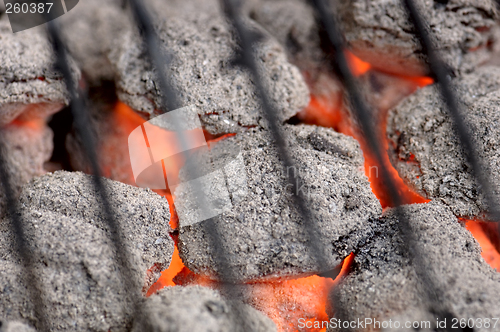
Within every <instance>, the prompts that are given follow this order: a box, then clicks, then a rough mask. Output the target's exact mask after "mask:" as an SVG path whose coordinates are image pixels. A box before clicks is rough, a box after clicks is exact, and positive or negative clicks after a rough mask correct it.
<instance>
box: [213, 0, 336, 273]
mask: <svg viewBox="0 0 500 332" xmlns="http://www.w3.org/2000/svg"><path fill="white" fill-rule="evenodd" d="M221 3H222V6H223V9H224V12H225V14H226V17H227V19H228V21H229V22H230V23H231V24H232V26H233V27H234V33H235V34H236V36H237V39H238V40H239V43H240V45H239V46H240V50H239V53H237V54H238V58H236V59H235V60H236V61H235V64H237V65H239V66H241V67H243V68H245V69H246V70H248V72H249V73H250V74H251V77H252V81H253V83H254V85H255V92H256V94H257V97H258V98H259V100H260V102H261V106H262V110H263V115H264V118H265V119H266V120H267V122H268V124H269V130H270V132H271V134H272V138H273V140H274V143H275V144H276V146H277V147H278V153H279V156H280V159H281V161H282V166H283V167H284V168H285V169H289V168H292V169H295V161H294V160H293V158H292V156H291V154H290V151H289V149H288V148H287V144H286V140H285V136H284V134H283V131H282V128H281V126H280V124H279V122H280V120H279V118H278V116H277V114H278V110H276V108H275V107H274V106H273V105H272V102H271V100H270V97H269V94H268V91H267V89H266V88H265V86H264V83H263V80H262V77H261V75H260V73H259V69H258V67H257V62H256V61H255V57H254V54H253V48H254V44H255V43H258V42H259V38H260V36H259V35H258V34H257V33H255V32H253V31H250V30H249V29H248V28H247V27H246V25H245V22H244V20H243V18H242V15H241V13H240V6H241V1H238V0H221ZM295 176H296V182H295V181H293V179H292V178H290V177H288V182H289V185H291V188H292V190H293V192H294V193H297V195H292V196H293V199H294V203H295V206H297V207H298V212H299V213H300V215H301V217H302V220H303V224H302V227H303V228H304V230H305V232H304V234H306V236H307V237H308V238H307V243H309V245H310V247H311V249H312V254H313V258H314V260H315V263H316V266H318V267H319V268H320V270H321V271H322V272H324V273H323V274H322V276H324V277H331V278H332V279H335V277H336V276H337V275H338V273H339V272H340V270H338V269H334V270H330V271H328V268H327V267H325V264H324V262H325V261H326V260H325V259H323V258H324V257H327V255H328V253H327V249H326V248H325V246H324V245H323V242H322V241H321V239H322V238H321V235H320V234H319V231H318V230H319V227H318V226H317V225H316V222H315V220H316V219H315V218H314V216H313V214H312V212H311V210H310V209H309V207H308V206H307V203H306V198H305V197H304V194H303V193H302V192H301V191H299V190H297V188H300V186H301V185H302V183H304V181H303V180H302V178H301V176H300V174H296V175H295Z"/></svg>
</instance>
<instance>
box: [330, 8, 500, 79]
mask: <svg viewBox="0 0 500 332" xmlns="http://www.w3.org/2000/svg"><path fill="white" fill-rule="evenodd" d="M416 3H417V5H419V7H420V8H421V13H422V15H423V16H424V17H425V19H426V20H427V22H428V23H429V25H430V27H431V31H432V33H433V35H434V37H435V39H436V45H435V47H436V49H437V51H438V52H439V53H440V54H441V57H442V59H443V60H444V61H445V62H446V63H447V64H448V65H449V66H450V67H451V68H453V69H454V70H458V71H470V70H472V69H473V68H474V67H475V66H476V65H477V64H478V63H481V62H484V61H485V60H487V59H488V57H489V56H490V55H491V54H490V51H489V45H488V43H489V42H490V41H492V40H494V36H493V32H492V30H493V29H492V28H493V26H494V25H495V24H496V23H495V19H496V18H497V11H496V8H495V1H492V0H450V1H446V2H441V1H429V0H419V1H416ZM338 7H339V17H340V19H341V21H342V26H343V30H344V32H345V37H346V40H347V42H348V44H349V46H350V47H351V49H352V51H353V52H354V54H355V55H357V56H358V57H360V58H361V59H362V60H364V61H367V62H369V63H371V64H372V65H373V66H374V67H376V68H379V69H381V70H384V71H388V72H392V73H397V74H403V75H414V76H422V75H425V74H426V73H427V67H426V65H425V60H424V57H423V55H422V51H421V48H420V44H419V42H418V41H417V39H416V38H415V37H414V35H413V32H412V31H413V30H412V29H413V27H412V24H411V22H410V21H409V19H408V17H407V14H406V11H405V9H404V7H403V3H402V2H401V1H399V0H375V1H372V0H346V1H341V2H339V6H338Z"/></svg>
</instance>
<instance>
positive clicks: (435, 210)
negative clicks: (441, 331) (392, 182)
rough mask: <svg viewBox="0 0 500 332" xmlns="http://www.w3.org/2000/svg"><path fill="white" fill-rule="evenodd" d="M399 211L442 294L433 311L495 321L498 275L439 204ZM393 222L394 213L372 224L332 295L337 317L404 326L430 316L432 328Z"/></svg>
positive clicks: (498, 310) (419, 284)
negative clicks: (369, 235)
mask: <svg viewBox="0 0 500 332" xmlns="http://www.w3.org/2000/svg"><path fill="white" fill-rule="evenodd" d="M404 212H405V215H406V216H409V218H410V225H411V228H412V230H411V231H412V233H413V235H414V237H415V239H416V242H417V243H418V245H419V246H420V248H421V251H422V252H423V254H424V256H425V257H423V261H424V262H425V266H424V267H421V268H423V269H425V271H422V273H427V274H428V276H429V278H431V280H433V282H434V284H435V287H436V288H437V289H438V291H439V294H441V295H440V297H439V301H440V303H439V304H437V305H439V306H440V307H437V308H436V309H438V310H444V309H446V310H447V311H448V312H449V313H450V314H451V315H453V316H454V317H458V318H459V319H460V318H464V317H468V318H470V317H474V318H476V317H498V316H499V315H500V298H499V297H498V296H497V294H498V293H499V292H500V274H498V272H496V271H495V270H493V269H492V268H491V267H490V266H489V265H488V264H487V263H486V262H485V261H484V260H483V258H482V257H481V248H480V246H479V244H478V243H477V242H476V241H475V239H474V238H473V237H472V235H471V234H470V232H469V231H468V230H467V229H466V228H465V227H464V226H463V225H462V224H461V223H460V222H459V221H458V220H457V218H456V217H455V216H454V215H453V214H452V213H451V211H450V210H449V209H448V208H447V207H446V206H444V205H442V204H440V203H438V202H430V203H427V204H415V205H408V206H404ZM398 223H399V221H398V219H397V217H396V216H395V213H394V210H393V209H391V210H388V211H387V212H386V213H385V214H384V216H383V217H382V218H381V219H380V220H373V226H372V227H373V232H374V237H373V238H372V239H370V240H369V241H368V242H367V243H366V245H364V246H363V247H360V248H359V249H358V250H357V251H356V253H355V258H354V263H353V267H352V271H351V273H350V274H349V275H348V276H346V277H345V279H344V280H343V281H342V282H341V283H340V284H339V286H338V287H337V288H336V289H335V290H334V292H333V294H332V296H333V301H334V302H333V303H334V306H335V308H336V309H335V310H336V313H335V317H336V318H341V319H342V320H356V319H357V318H360V319H364V318H365V317H371V318H376V319H377V320H380V321H382V320H386V321H389V319H392V321H393V322H394V321H395V320H396V319H403V318H405V320H403V321H402V323H403V324H404V322H405V321H406V320H409V321H414V320H420V319H421V318H423V317H426V318H429V317H430V321H431V323H435V322H436V318H437V317H436V314H435V313H431V312H429V303H428V302H426V300H425V299H426V297H425V296H424V295H423V293H422V291H423V290H424V289H425V287H428V285H425V286H424V285H422V281H421V279H419V278H417V274H416V271H415V268H416V267H415V266H412V265H410V260H409V253H408V252H404V251H403V250H402V246H403V239H402V237H401V235H400V232H399V230H398V227H399V226H398ZM448 320H449V319H448ZM351 330H353V331H365V330H364V329H351ZM368 330H369V329H368ZM474 330H475V331H487V330H488V329H485V328H474ZM332 331H333V330H332Z"/></svg>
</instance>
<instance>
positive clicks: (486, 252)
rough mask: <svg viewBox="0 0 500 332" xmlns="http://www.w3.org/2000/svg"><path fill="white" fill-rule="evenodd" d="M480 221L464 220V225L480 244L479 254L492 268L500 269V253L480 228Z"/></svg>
mask: <svg viewBox="0 0 500 332" xmlns="http://www.w3.org/2000/svg"><path fill="white" fill-rule="evenodd" d="M480 224H481V223H480V222H478V221H473V220H466V223H465V227H466V228H467V229H468V230H469V231H470V232H471V233H472V235H473V236H474V238H475V239H476V240H477V242H479V244H480V245H481V256H482V257H483V258H484V260H485V261H486V263H488V264H489V265H490V266H491V267H492V268H494V269H497V271H500V253H499V252H498V251H497V250H496V248H495V246H494V245H493V244H492V243H491V241H490V239H489V238H488V236H487V235H486V233H485V232H484V230H483V229H482V228H481V225H480Z"/></svg>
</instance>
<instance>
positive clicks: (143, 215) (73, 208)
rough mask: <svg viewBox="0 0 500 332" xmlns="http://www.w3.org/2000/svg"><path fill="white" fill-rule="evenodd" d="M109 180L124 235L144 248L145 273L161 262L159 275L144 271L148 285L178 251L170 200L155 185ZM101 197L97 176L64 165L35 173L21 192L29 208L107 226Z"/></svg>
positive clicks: (102, 227) (129, 241)
mask: <svg viewBox="0 0 500 332" xmlns="http://www.w3.org/2000/svg"><path fill="white" fill-rule="evenodd" d="M103 180H104V184H105V187H106V190H107V192H108V196H109V200H110V204H111V209H112V211H113V213H114V217H115V218H116V220H117V221H118V222H119V223H120V225H121V227H122V229H123V235H124V236H125V239H124V240H125V241H126V242H127V243H129V244H130V245H131V246H132V247H133V248H134V250H138V252H139V253H140V257H141V259H142V262H141V266H140V269H141V271H142V273H143V274H145V273H146V270H147V269H149V268H151V267H153V266H155V270H154V271H153V272H154V273H153V275H148V276H146V275H145V277H144V278H146V277H147V280H146V281H147V283H146V285H145V287H149V286H150V285H151V284H152V283H154V282H155V281H156V279H157V278H158V277H159V273H160V272H161V271H162V270H164V269H166V268H167V267H168V265H169V264H170V258H171V256H172V254H173V249H174V248H173V241H172V239H171V238H170V235H169V234H170V231H171V228H170V225H169V221H170V211H169V207H168V202H167V200H166V199H164V198H163V197H161V196H159V195H158V194H156V193H154V192H152V191H151V190H150V189H142V188H136V187H132V186H130V185H126V184H123V183H120V182H117V181H112V180H108V179H103ZM99 201H100V198H99V196H98V193H97V192H96V191H95V189H94V186H93V183H92V178H91V176H89V175H85V174H83V173H80V172H64V171H60V172H55V173H53V174H47V175H45V176H43V177H40V178H36V179H34V180H33V181H31V182H30V183H29V184H28V185H26V186H25V187H24V188H23V191H22V193H21V198H20V203H21V206H22V207H23V208H27V209H31V210H35V211H40V212H45V211H47V212H53V213H58V214H60V215H63V216H67V217H71V218H77V219H81V220H85V221H87V222H89V223H91V224H92V225H94V226H95V227H98V228H100V229H104V230H105V229H106V228H107V226H106V223H105V219H104V218H105V215H104V212H103V209H102V208H101V206H100V204H99Z"/></svg>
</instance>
